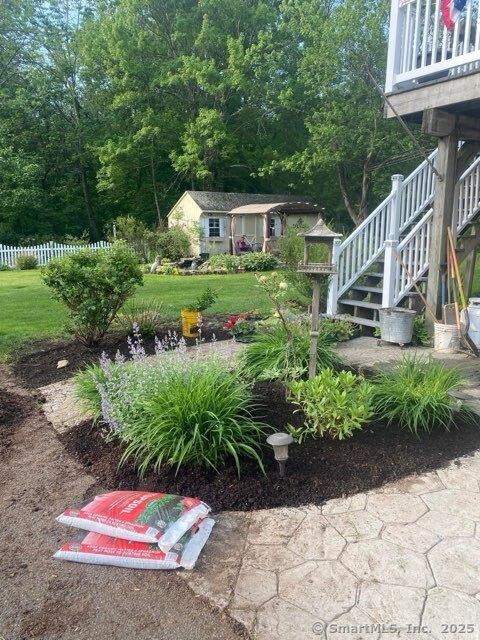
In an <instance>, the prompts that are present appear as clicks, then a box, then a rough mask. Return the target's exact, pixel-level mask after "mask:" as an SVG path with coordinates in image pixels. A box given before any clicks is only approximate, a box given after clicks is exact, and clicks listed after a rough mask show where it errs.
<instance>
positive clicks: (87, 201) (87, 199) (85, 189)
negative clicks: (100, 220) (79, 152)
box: [77, 161, 100, 242]
mask: <svg viewBox="0 0 480 640" xmlns="http://www.w3.org/2000/svg"><path fill="white" fill-rule="evenodd" d="M77 170H78V173H79V175H80V184H81V185H82V194H83V202H84V205H85V214H86V216H87V220H88V228H89V229H90V238H91V240H93V241H94V242H96V241H97V240H98V239H99V237H100V235H99V233H98V227H97V221H96V220H95V213H94V211H93V207H92V199H91V196H90V189H89V186H88V181H87V176H86V172H85V167H84V166H83V164H82V163H81V161H78V163H77Z"/></svg>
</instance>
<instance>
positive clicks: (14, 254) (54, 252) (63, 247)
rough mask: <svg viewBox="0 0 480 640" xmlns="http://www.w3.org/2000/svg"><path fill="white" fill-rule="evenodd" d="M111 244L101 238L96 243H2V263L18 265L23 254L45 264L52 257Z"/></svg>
mask: <svg viewBox="0 0 480 640" xmlns="http://www.w3.org/2000/svg"><path fill="white" fill-rule="evenodd" d="M110 247H111V244H110V243H109V242H105V241H104V240H100V242H95V243H94V244H88V245H78V244H59V243H58V242H46V243H45V244H38V245H36V246H34V247H9V246H7V245H4V244H0V265H1V264H6V265H7V266H9V267H16V266H17V258H18V256H22V255H29V256H35V257H36V259H37V263H38V265H40V266H43V265H45V264H47V263H48V262H50V260H52V258H61V257H62V256H65V255H68V254H72V253H77V251H80V250H81V249H85V248H88V249H93V250H97V249H109V248H110Z"/></svg>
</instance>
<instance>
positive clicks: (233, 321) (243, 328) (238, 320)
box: [223, 313, 256, 342]
mask: <svg viewBox="0 0 480 640" xmlns="http://www.w3.org/2000/svg"><path fill="white" fill-rule="evenodd" d="M223 328H224V329H226V330H227V331H230V333H231V334H232V336H233V337H234V338H235V339H236V340H238V341H240V342H251V340H252V336H253V335H254V334H255V331H256V328H255V322H253V320H251V319H250V315H249V314H248V313H240V314H238V315H231V316H228V319H227V322H226V323H225V325H224V327H223Z"/></svg>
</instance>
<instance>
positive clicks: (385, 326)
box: [379, 307, 417, 347]
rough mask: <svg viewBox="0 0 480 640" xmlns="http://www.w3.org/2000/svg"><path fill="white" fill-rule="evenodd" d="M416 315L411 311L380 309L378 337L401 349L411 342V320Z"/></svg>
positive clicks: (395, 308) (398, 308)
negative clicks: (397, 345)
mask: <svg viewBox="0 0 480 640" xmlns="http://www.w3.org/2000/svg"><path fill="white" fill-rule="evenodd" d="M416 315H417V312H416V311H412V310H411V309H402V308H400V307H392V308H387V309H380V310H379V316H380V337H381V340H382V341H384V342H393V343H394V344H399V345H400V346H402V347H403V345H404V344H408V343H409V342H411V341H412V337H413V320H414V318H415V316H416Z"/></svg>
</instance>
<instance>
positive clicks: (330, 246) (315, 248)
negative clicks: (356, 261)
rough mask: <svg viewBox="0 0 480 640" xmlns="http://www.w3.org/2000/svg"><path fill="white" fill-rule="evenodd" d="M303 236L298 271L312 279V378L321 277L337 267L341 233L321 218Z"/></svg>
mask: <svg viewBox="0 0 480 640" xmlns="http://www.w3.org/2000/svg"><path fill="white" fill-rule="evenodd" d="M298 235H299V236H302V237H303V240H304V243H305V244H304V251H303V262H301V263H300V264H299V265H298V272H299V273H305V274H306V275H308V276H309V277H310V278H311V279H312V285H313V296H312V323H311V328H310V359H309V365H308V377H309V379H312V378H314V377H315V375H316V372H317V343H318V319H319V315H320V278H322V277H324V276H328V277H329V276H330V275H331V274H333V273H335V272H336V270H337V268H336V265H335V263H334V262H335V261H334V256H333V251H334V245H335V243H339V242H340V240H339V239H340V237H341V234H339V233H336V232H335V231H332V230H331V229H329V228H328V227H327V225H326V224H325V222H324V221H323V220H322V219H321V218H319V219H318V220H317V222H316V223H315V225H314V226H313V227H312V228H311V229H309V230H308V231H305V232H301V233H299V234H298ZM322 246H323V247H325V249H326V256H325V258H324V259H323V260H322V262H318V255H319V253H320V252H319V248H320V247H322Z"/></svg>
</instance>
